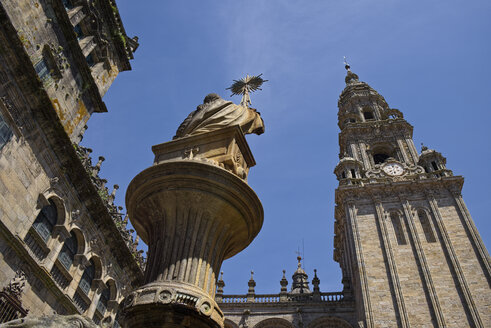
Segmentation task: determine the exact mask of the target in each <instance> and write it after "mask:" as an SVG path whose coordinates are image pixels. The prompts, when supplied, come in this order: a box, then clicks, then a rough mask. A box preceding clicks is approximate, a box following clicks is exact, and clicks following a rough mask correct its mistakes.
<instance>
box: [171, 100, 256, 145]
mask: <svg viewBox="0 0 491 328" xmlns="http://www.w3.org/2000/svg"><path fill="white" fill-rule="evenodd" d="M233 125H240V127H241V128H242V132H244V134H249V133H255V134H262V133H264V122H263V120H262V118H261V116H260V114H259V113H258V112H257V111H256V110H255V109H254V108H249V107H248V106H244V105H236V104H234V103H233V102H231V101H226V100H223V99H222V98H221V97H220V96H219V95H217V94H215V93H210V94H209V95H207V96H206V97H205V99H204V100H203V104H201V105H199V106H198V107H197V108H196V110H195V111H194V112H192V113H191V114H189V116H188V117H187V118H186V119H185V120H184V122H182V124H181V125H180V126H179V128H178V129H177V132H176V135H175V136H174V138H173V139H178V138H182V137H187V136H192V135H197V134H201V133H205V132H211V131H215V130H218V129H221V128H225V127H229V126H233Z"/></svg>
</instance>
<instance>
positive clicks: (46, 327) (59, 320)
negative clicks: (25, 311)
mask: <svg viewBox="0 0 491 328" xmlns="http://www.w3.org/2000/svg"><path fill="white" fill-rule="evenodd" d="M2 327H4V328H99V326H97V325H96V324H94V323H93V322H92V320H90V319H89V318H87V317H84V316H81V315H78V314H77V315H66V316H65V315H57V314H55V315H51V316H43V317H39V318H30V317H26V318H22V319H17V320H12V321H10V322H7V323H4V324H2ZM102 327H109V325H107V324H103V325H102Z"/></svg>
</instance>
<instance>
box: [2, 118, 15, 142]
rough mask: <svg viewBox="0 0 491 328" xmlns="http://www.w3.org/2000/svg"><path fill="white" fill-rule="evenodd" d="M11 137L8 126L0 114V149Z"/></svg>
mask: <svg viewBox="0 0 491 328" xmlns="http://www.w3.org/2000/svg"><path fill="white" fill-rule="evenodd" d="M12 135H13V134H12V130H11V129H10V127H9V126H8V124H7V122H6V121H5V120H4V118H3V116H2V114H0V149H2V148H3V146H5V144H6V143H7V142H8V141H9V140H10V138H11V137H12Z"/></svg>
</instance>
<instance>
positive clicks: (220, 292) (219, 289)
mask: <svg viewBox="0 0 491 328" xmlns="http://www.w3.org/2000/svg"><path fill="white" fill-rule="evenodd" d="M223 287H225V282H224V281H223V271H222V272H220V279H218V281H217V293H216V298H218V297H222V296H223ZM220 301H221V300H220ZM220 301H219V300H217V302H220Z"/></svg>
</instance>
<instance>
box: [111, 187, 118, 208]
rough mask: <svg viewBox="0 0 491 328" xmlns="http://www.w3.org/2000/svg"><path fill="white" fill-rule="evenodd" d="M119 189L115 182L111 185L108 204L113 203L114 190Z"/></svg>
mask: <svg viewBox="0 0 491 328" xmlns="http://www.w3.org/2000/svg"><path fill="white" fill-rule="evenodd" d="M118 189H119V186H118V185H117V184H115V185H114V186H113V191H111V195H109V204H111V205H112V204H113V203H114V199H115V198H116V190H118Z"/></svg>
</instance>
